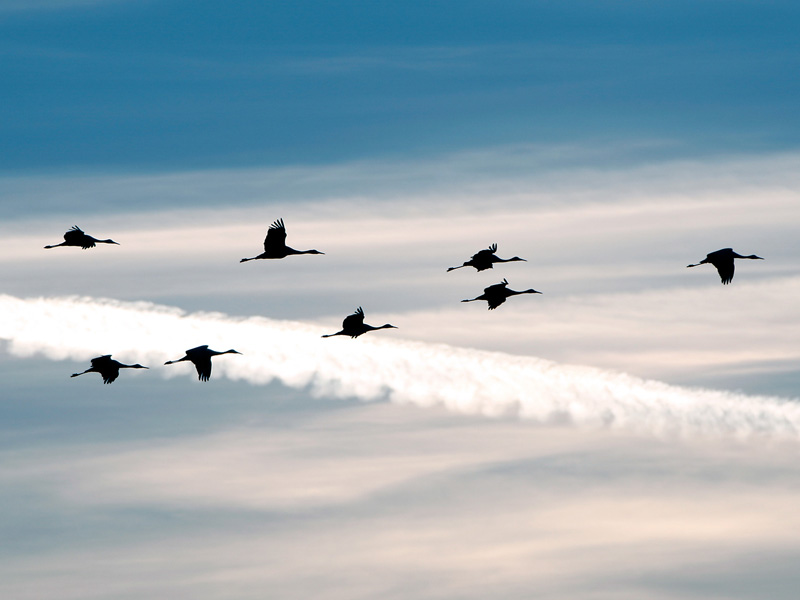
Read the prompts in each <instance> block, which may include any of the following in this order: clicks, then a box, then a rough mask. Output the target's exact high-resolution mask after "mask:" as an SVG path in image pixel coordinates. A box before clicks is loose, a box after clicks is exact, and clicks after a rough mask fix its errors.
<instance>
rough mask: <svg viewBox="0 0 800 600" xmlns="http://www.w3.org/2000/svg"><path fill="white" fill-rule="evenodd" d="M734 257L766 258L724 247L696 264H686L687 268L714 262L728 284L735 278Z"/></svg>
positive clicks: (720, 276) (720, 275) (723, 280)
mask: <svg viewBox="0 0 800 600" xmlns="http://www.w3.org/2000/svg"><path fill="white" fill-rule="evenodd" d="M734 258H751V259H757V260H764V259H763V258H761V257H760V256H756V255H755V254H751V255H750V256H742V255H741V254H737V253H736V252H734V251H733V248H723V249H722V250H717V251H716V252H711V253H710V254H708V255H706V257H705V258H704V259H703V260H701V261H700V262H699V263H696V264H694V265H686V268H687V269H688V268H689V267H698V266H700V265H706V264H712V265H714V266H715V267H716V268H717V272H718V273H719V278H720V279H721V280H722V283H723V285H728V284H729V283H730V282H731V281H732V280H733V270H734V266H733V259H734Z"/></svg>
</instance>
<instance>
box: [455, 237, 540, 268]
mask: <svg viewBox="0 0 800 600" xmlns="http://www.w3.org/2000/svg"><path fill="white" fill-rule="evenodd" d="M495 252H497V244H492V245H491V246H489V247H488V248H486V249H485V250H481V251H480V252H476V253H475V254H473V255H472V258H470V259H469V260H468V261H467V262H465V263H464V264H463V265H461V266H458V267H450V268H449V269H447V272H448V273H449V272H450V271H454V270H455V269H461V268H462V267H475V269H477V270H478V271H485V270H486V269H491V268H493V266H494V263H504V262H516V261H520V260H521V261H523V262H526V261H525V259H524V258H520V257H519V256H512V257H511V258H499V257H498V256H497V255H496V254H495Z"/></svg>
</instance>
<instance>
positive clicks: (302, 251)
mask: <svg viewBox="0 0 800 600" xmlns="http://www.w3.org/2000/svg"><path fill="white" fill-rule="evenodd" d="M290 254H325V253H324V252H320V251H319V250H314V249H311V250H295V249H294V248H290V247H289V246H286V255H287V256H288V255H290Z"/></svg>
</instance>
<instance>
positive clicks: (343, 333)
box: [322, 329, 348, 338]
mask: <svg viewBox="0 0 800 600" xmlns="http://www.w3.org/2000/svg"><path fill="white" fill-rule="evenodd" d="M337 335H348V334H347V333H345V331H344V329H342V330H341V331H337V332H336V333H326V334H325V335H323V336H322V337H324V338H328V337H334V336H337Z"/></svg>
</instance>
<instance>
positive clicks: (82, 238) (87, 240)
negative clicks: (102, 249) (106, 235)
mask: <svg viewBox="0 0 800 600" xmlns="http://www.w3.org/2000/svg"><path fill="white" fill-rule="evenodd" d="M96 244H117V246H119V244H118V243H117V242H115V241H114V240H98V239H97V238H93V237H92V236H90V235H86V234H85V233H84V232H83V231H82V230H81V228H80V227H78V226H77V225H73V226H72V227H71V228H70V230H69V231H67V233H65V234H64V241H63V242H61V243H60V244H53V245H52V246H45V248H58V247H59V246H78V247H80V248H83V249H84V250H86V249H87V248H94V247H95V245H96Z"/></svg>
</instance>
